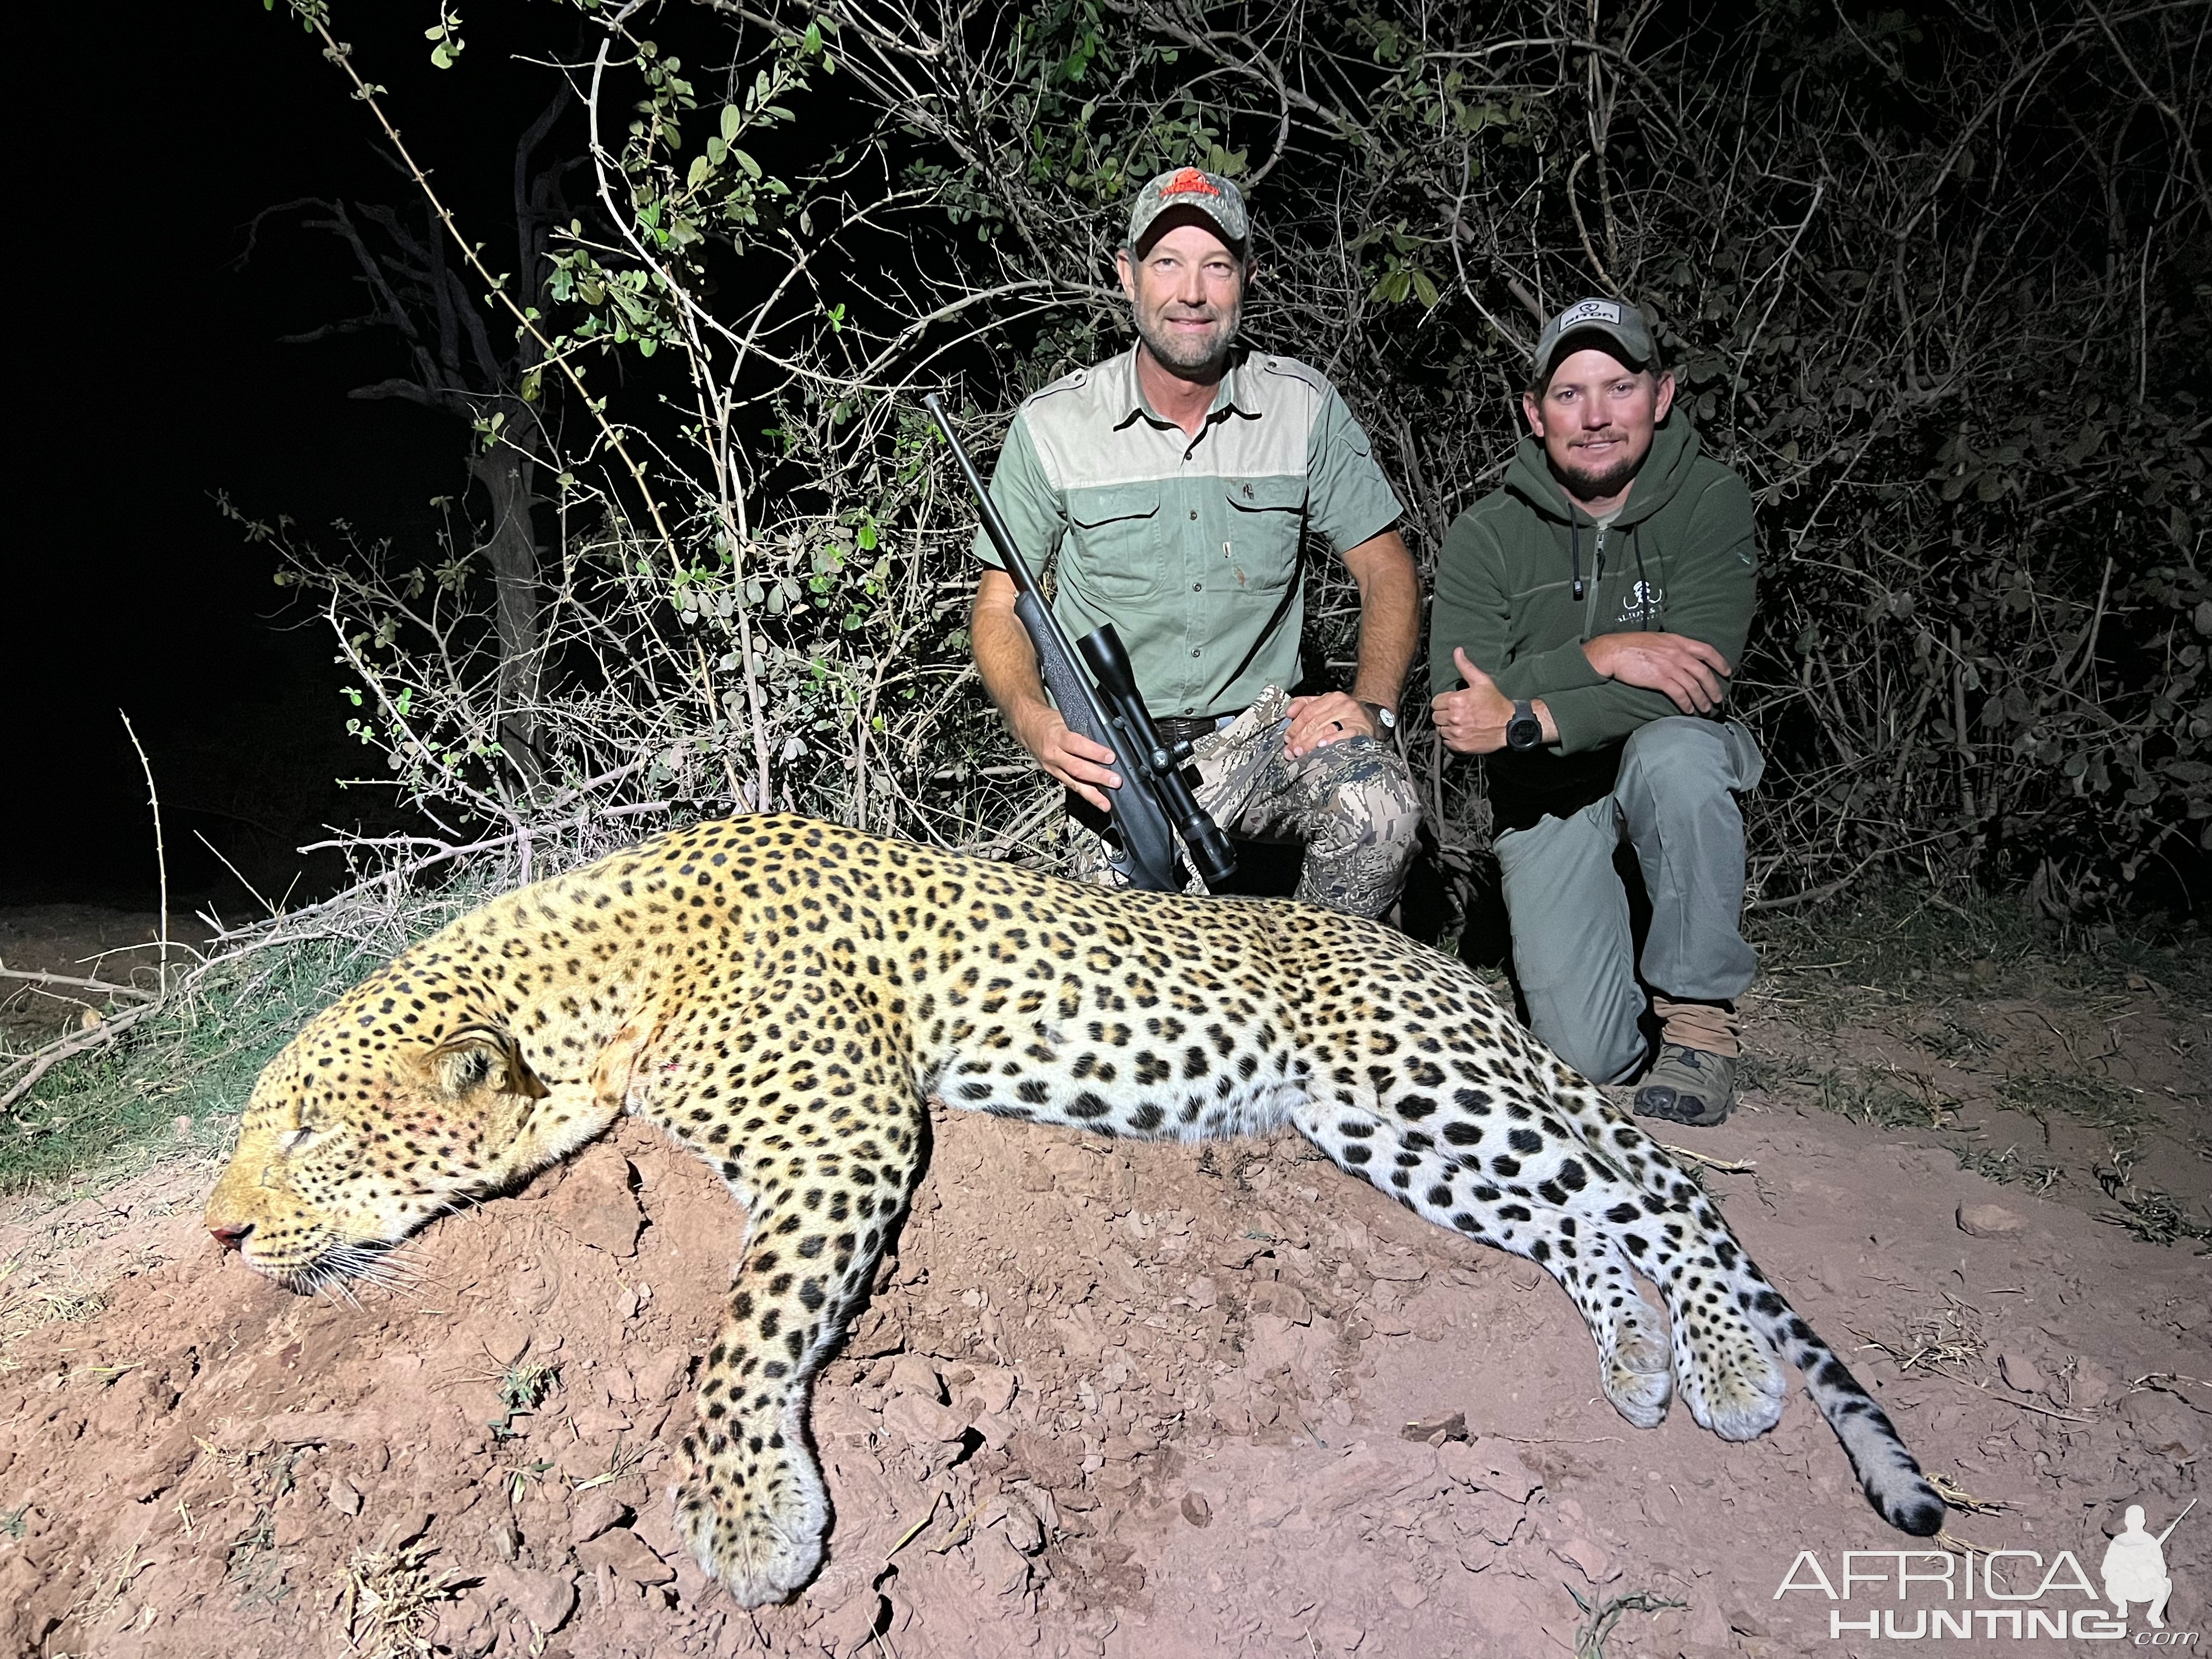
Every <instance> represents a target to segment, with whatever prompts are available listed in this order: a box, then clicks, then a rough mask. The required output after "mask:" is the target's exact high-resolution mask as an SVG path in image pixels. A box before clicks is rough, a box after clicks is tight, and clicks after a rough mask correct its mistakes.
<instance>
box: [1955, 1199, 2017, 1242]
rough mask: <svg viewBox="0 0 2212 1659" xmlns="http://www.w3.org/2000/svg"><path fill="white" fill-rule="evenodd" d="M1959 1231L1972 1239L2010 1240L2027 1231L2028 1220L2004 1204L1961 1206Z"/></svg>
mask: <svg viewBox="0 0 2212 1659" xmlns="http://www.w3.org/2000/svg"><path fill="white" fill-rule="evenodd" d="M1959 1231H1960V1232H1962V1233H1965V1234H1966V1235H1967V1236H1968V1237H1972V1238H2010V1237H2013V1236H2014V1235H2015V1234H2017V1233H2023V1232H2026V1231H2027V1217H2026V1216H2023V1215H2016V1214H2015V1213H2014V1212H2012V1211H2010V1210H2008V1209H2007V1208H2005V1206H2003V1205H2002V1204H1961V1205H1960V1206H1959Z"/></svg>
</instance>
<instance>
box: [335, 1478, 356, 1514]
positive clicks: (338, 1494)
mask: <svg viewBox="0 0 2212 1659" xmlns="http://www.w3.org/2000/svg"><path fill="white" fill-rule="evenodd" d="M331 1508H332V1509H334V1510H337V1512H338V1513H339V1514H340V1515H359V1514H360V1513H361V1492H360V1491H359V1490H358V1489H357V1488H356V1486H354V1484H353V1482H352V1481H350V1480H347V1479H346V1478H345V1476H343V1475H342V1474H337V1475H332V1476H331Z"/></svg>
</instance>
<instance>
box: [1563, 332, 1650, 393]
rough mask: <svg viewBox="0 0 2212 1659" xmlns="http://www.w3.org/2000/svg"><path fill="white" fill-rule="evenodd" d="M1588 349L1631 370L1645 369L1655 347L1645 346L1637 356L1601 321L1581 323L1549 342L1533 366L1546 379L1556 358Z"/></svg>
mask: <svg viewBox="0 0 2212 1659" xmlns="http://www.w3.org/2000/svg"><path fill="white" fill-rule="evenodd" d="M1590 349H1597V350H1600V351H1602V352H1604V353H1605V354H1606V356H1608V357H1611V358H1612V359H1613V361H1614V362H1618V363H1620V364H1621V365H1623V366H1624V367H1626V368H1633V369H1646V368H1650V367H1651V365H1652V364H1653V363H1654V362H1656V361H1657V358H1658V352H1657V349H1656V348H1651V349H1646V350H1645V351H1644V354H1643V356H1640V357H1639V356H1638V355H1637V353H1636V349H1635V347H1633V346H1632V345H1631V344H1630V343H1628V342H1627V341H1626V340H1625V339H1623V338H1621V337H1620V335H1618V334H1616V333H1614V332H1613V330H1611V329H1610V328H1607V326H1606V325H1604V324H1602V323H1584V324H1581V325H1577V326H1576V327H1574V328H1571V329H1569V330H1568V331H1566V332H1565V334H1562V335H1561V336H1559V338H1558V339H1557V340H1556V341H1554V342H1553V345H1552V349H1551V350H1549V351H1548V352H1547V353H1545V355H1544V358H1543V361H1542V362H1541V363H1539V364H1538V365H1537V373H1538V374H1541V376H1542V377H1543V378H1544V379H1546V380H1550V379H1551V378H1552V372H1553V370H1554V369H1556V368H1559V362H1560V359H1562V358H1564V357H1570V356H1573V355H1574V354H1575V353H1576V352H1577V351H1588V350H1590Z"/></svg>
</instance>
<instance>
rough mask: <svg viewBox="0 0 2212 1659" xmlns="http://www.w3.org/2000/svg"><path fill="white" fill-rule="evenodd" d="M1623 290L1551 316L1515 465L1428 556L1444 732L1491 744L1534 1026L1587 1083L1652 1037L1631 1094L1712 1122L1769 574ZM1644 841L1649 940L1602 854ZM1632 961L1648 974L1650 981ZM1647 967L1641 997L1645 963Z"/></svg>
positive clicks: (1727, 481) (1734, 1029)
mask: <svg viewBox="0 0 2212 1659" xmlns="http://www.w3.org/2000/svg"><path fill="white" fill-rule="evenodd" d="M1522 412H1523V414H1524V415H1525V416H1526V418H1527V420H1528V431H1529V435H1528V437H1524V438H1523V439H1522V441H1521V444H1520V447H1519V449H1518V450H1517V451H1516V453H1515V455H1514V458H1513V461H1512V465H1510V468H1509V469H1508V470H1507V472H1506V476H1505V482H1504V485H1503V486H1502V487H1501V488H1499V489H1495V490H1492V492H1491V493H1490V494H1489V495H1486V496H1484V497H1483V498H1482V499H1481V500H1480V501H1477V502H1476V503H1475V504H1474V507H1470V508H1469V509H1468V511H1467V512H1465V513H1462V514H1461V515H1460V517H1459V520H1458V521H1457V522H1456V523H1455V524H1454V525H1453V526H1452V527H1451V532H1450V534H1449V537H1448V538H1446V540H1445V543H1444V549H1443V557H1442V558H1441V559H1439V560H1438V561H1437V594H1436V604H1435V608H1434V612H1433V615H1432V617H1431V624H1430V647H1429V659H1430V664H1431V680H1432V684H1433V689H1434V690H1435V691H1436V693H1437V696H1436V699H1435V702H1434V705H1433V707H1434V709H1435V714H1436V721H1437V732H1438V733H1439V735H1440V736H1441V737H1442V738H1443V741H1444V744H1445V745H1446V746H1447V747H1448V748H1450V749H1452V750H1455V751H1456V752H1458V753H1460V754H1462V755H1486V756H1488V757H1490V759H1489V761H1488V762H1487V763H1486V766H1487V772H1488V783H1489V786H1490V801H1491V808H1492V830H1493V833H1494V835H1495V838H1496V840H1495V844H1496V847H1497V851H1498V865H1499V867H1500V870H1501V872H1502V873H1503V875H1504V892H1505V908H1506V911H1507V914H1508V915H1509V917H1510V921H1511V925H1512V930H1513V959H1514V966H1515V969H1516V975H1517V977H1518V979H1519V981H1520V985H1521V991H1522V996H1523V998H1524V999H1525V1000H1527V1003H1528V1017H1529V1023H1530V1024H1531V1025H1532V1026H1533V1027H1534V1030H1535V1032H1536V1035H1537V1036H1540V1037H1541V1038H1543V1040H1544V1041H1545V1042H1547V1043H1549V1044H1550V1045H1551V1047H1552V1048H1553V1050H1554V1051H1556V1052H1557V1053H1558V1054H1559V1057H1560V1058H1561V1059H1563V1060H1566V1061H1567V1063H1568V1064H1570V1065H1571V1066H1575V1067H1576V1068H1577V1069H1578V1070H1580V1071H1581V1072H1582V1073H1583V1074H1584V1075H1585V1076H1587V1077H1589V1078H1590V1079H1593V1080H1594V1081H1595V1082H1599V1083H1618V1082H1625V1081H1626V1080H1627V1079H1629V1078H1631V1077H1632V1076H1634V1075H1635V1074H1636V1073H1637V1072H1638V1071H1639V1070H1641V1069H1642V1067H1643V1065H1644V1060H1645V1058H1646V1052H1645V1051H1646V1043H1645V1040H1644V1035H1643V1030H1642V1022H1643V1018H1644V1012H1645V1010H1646V1007H1647V1006H1649V1007H1650V1009H1651V1011H1652V1012H1656V1014H1657V1015H1658V1017H1659V1021H1660V1027H1661V1041H1660V1046H1659V1054H1658V1058H1657V1060H1656V1064H1654V1065H1653V1066H1652V1068H1651V1070H1650V1073H1649V1074H1648V1075H1647V1076H1646V1077H1645V1078H1644V1081H1643V1084H1642V1085H1641V1086H1640V1087H1639V1088H1638V1091H1637V1095H1636V1109H1637V1111H1638V1114H1639V1115H1644V1116H1647V1117H1662V1118H1668V1119H1671V1120H1673V1121H1676V1122H1682V1123H1696V1124H1711V1123H1718V1122H1720V1121H1722V1120H1723V1118H1725V1117H1726V1116H1727V1115H1728V1113H1729V1109H1730V1108H1731V1107H1732V1106H1733V1104H1734V1103H1735V1066H1736V1060H1737V1058H1738V1056H1739V1054H1741V1042H1740V1037H1739V1028H1738V1026H1737V1023H1736V1018H1735V998H1736V997H1737V996H1739V995H1741V994H1742V992H1743V990H1744V989H1745V987H1747V986H1748V985H1749V984H1750V983H1751V976H1752V973H1753V969H1754V968H1755V967H1756V966H1757V958H1756V957H1754V956H1753V953H1752V950H1751V947H1750V946H1749V945H1746V944H1745V943H1744V941H1743V938H1742V936H1741V933H1739V932H1738V931H1737V921H1738V918H1739V917H1740V915H1741V912H1742V909H1743V884H1744V849H1743V817H1742V814H1741V812H1740V811H1738V810H1737V806H1736V799H1735V798H1736V796H1737V794H1739V793H1741V792H1743V791H1745V790H1747V789H1750V788H1751V787H1753V786H1754V785H1755V784H1756V783H1757V782H1758V781H1759V773H1760V771H1761V770H1762V769H1763V768H1764V765H1765V763H1764V762H1763V761H1762V760H1761V758H1760V757H1759V748H1758V745H1757V744H1754V743H1753V741H1752V738H1751V734H1750V733H1749V732H1747V731H1745V730H1744V728H1743V727H1742V726H1741V725H1739V724H1737V723H1736V722H1735V721H1734V720H1726V719H1724V718H1723V715H1722V713H1721V711H1722V708H1723V705H1724V704H1725V703H1726V702H1727V698H1728V688H1729V675H1730V674H1731V673H1732V672H1733V671H1734V669H1735V664H1736V663H1737V662H1739V661H1740V660H1741V658H1742V655H1743V642H1744V637H1745V635H1746V634H1747V632H1748V631H1749V629H1750V627H1751V617H1752V607H1753V599H1754V592H1753V590H1754V586H1755V582H1756V579H1757V574H1758V563H1759V548H1758V541H1757V532H1756V530H1755V527H1754V526H1753V521H1752V508H1751V492H1750V491H1749V490H1748V489H1746V488H1745V486H1744V483H1743V480H1742V479H1741V478H1739V477H1737V476H1736V475H1735V473H1733V472H1731V471H1729V469H1728V468H1726V467H1724V466H1723V465H1721V464H1720V463H1719V462H1717V461H1716V460H1714V459H1711V457H1710V456H1707V455H1705V454H1704V453H1701V451H1700V448H1699V442H1698V435H1697V433H1696V432H1695V431H1693V430H1692V428H1691V427H1690V424H1689V421H1688V418H1687V416H1685V415H1684V414H1683V413H1682V412H1681V411H1680V410H1675V409H1674V376H1673V375H1672V374H1668V372H1667V371H1666V369H1665V368H1663V366H1662V364H1661V362H1660V360H1659V355H1658V352H1657V349H1656V347H1655V345H1654V343H1653V341H1652V339H1651V335H1650V330H1649V329H1648V328H1646V326H1645V325H1644V319H1643V317H1642V316H1641V315H1640V314H1638V312H1637V310H1636V308H1635V307H1633V306H1630V305H1627V304H1626V303H1624V302H1621V301H1613V300H1603V299H1593V300H1583V301H1579V302H1578V303H1577V304H1575V305H1572V306H1570V307H1567V309H1566V310H1565V311H1564V312H1562V313H1559V316H1557V317H1555V318H1553V319H1552V321H1551V322H1550V323H1549V324H1548V325H1547V326H1546V328H1545V330H1544V331H1543V335H1542V337H1541V338H1540V339H1539V341H1538V342H1537V346H1536V361H1535V365H1534V375H1533V377H1532V379H1531V380H1530V383H1529V387H1528V392H1526V393H1525V394H1523V397H1522ZM1623 843H1626V845H1628V846H1629V847H1631V848H1633V849H1634V852H1635V854H1636V858H1637V860H1638V863H1639V864H1640V865H1641V866H1642V868H1643V872H1644V886H1645V888H1646V889H1647V890H1649V892H1650V898H1651V912H1652V914H1651V927H1650V934H1649V936H1648V937H1647V939H1646V940H1645V943H1644V953H1643V957H1642V959H1641V961H1640V962H1638V960H1636V959H1635V957H1634V954H1633V951H1632V945H1631V939H1630V932H1629V917H1628V902H1627V896H1626V894H1625V893H1624V892H1623V890H1622V889H1621V884H1620V878H1619V877H1618V876H1617V874H1616V873H1615V872H1614V870H1613V853H1614V851H1615V849H1616V848H1619V847H1620V846H1621V845H1622V844H1623ZM1639 970H1640V974H1641V980H1642V983H1641V984H1639V983H1638V975H1639ZM1646 986H1648V987H1650V998H1649V1002H1648V1005H1647V1000H1646V994H1645V989H1644V987H1646Z"/></svg>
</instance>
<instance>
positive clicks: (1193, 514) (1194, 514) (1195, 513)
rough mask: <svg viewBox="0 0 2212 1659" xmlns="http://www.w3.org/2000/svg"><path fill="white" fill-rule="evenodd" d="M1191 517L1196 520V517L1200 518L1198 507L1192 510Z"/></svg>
mask: <svg viewBox="0 0 2212 1659" xmlns="http://www.w3.org/2000/svg"><path fill="white" fill-rule="evenodd" d="M1190 516H1191V517H1192V518H1196V517H1197V516H1198V509H1197V508H1196V507H1193V508H1191V510H1190Z"/></svg>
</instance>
